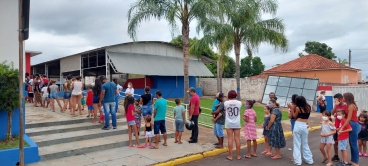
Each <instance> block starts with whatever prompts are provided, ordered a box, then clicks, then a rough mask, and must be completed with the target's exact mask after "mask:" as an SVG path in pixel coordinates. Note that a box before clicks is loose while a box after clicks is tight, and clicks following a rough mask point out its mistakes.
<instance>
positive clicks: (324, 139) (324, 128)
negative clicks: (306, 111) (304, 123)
mask: <svg viewBox="0 0 368 166" xmlns="http://www.w3.org/2000/svg"><path fill="white" fill-rule="evenodd" d="M322 121H323V122H322V125H321V143H320V145H319V150H321V153H322V155H323V161H322V163H325V162H326V161H327V160H328V163H327V164H326V166H332V165H333V163H332V156H331V151H330V150H331V146H332V145H333V144H335V141H334V138H333V135H334V134H335V133H336V128H335V126H334V124H333V123H332V119H331V112H329V111H323V112H322ZM325 147H326V151H325Z"/></svg>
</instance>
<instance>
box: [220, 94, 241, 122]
mask: <svg viewBox="0 0 368 166" xmlns="http://www.w3.org/2000/svg"><path fill="white" fill-rule="evenodd" d="M224 106H225V112H226V116H225V128H227V129H240V128H241V127H240V116H241V115H240V108H241V106H242V103H241V102H240V101H238V100H229V101H225V102H224Z"/></svg>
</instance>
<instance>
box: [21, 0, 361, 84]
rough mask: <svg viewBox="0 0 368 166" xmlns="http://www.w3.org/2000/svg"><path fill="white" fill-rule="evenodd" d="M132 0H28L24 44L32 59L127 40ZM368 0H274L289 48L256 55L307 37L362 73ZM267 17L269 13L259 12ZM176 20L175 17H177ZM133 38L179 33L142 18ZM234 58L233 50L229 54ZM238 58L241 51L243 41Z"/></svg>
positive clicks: (296, 47)
mask: <svg viewBox="0 0 368 166" xmlns="http://www.w3.org/2000/svg"><path fill="white" fill-rule="evenodd" d="M136 1H137V0H103V1H102V0H78V1H75V0H52V1H50V0H37V1H31V9H30V15H31V17H30V36H29V39H28V40H27V41H26V50H31V51H41V52H42V54H41V55H38V56H36V57H33V58H32V60H31V61H32V64H38V63H41V62H44V61H48V60H52V59H57V58H61V57H64V56H68V55H72V54H76V53H79V52H83V51H87V50H90V49H94V48H98V47H103V46H108V45H113V44H118V43H125V42H131V41H132V39H131V38H130V37H129V35H128V33H127V26H128V17H127V12H128V10H129V8H130V6H131V5H132V3H134V2H136ZM367 6H368V1H365V0H354V1H342V0H340V1H336V0H323V1H321V0H279V1H278V7H279V8H278V12H277V14H276V17H278V18H281V19H283V22H284V24H285V26H286V31H285V34H286V36H287V38H288V40H289V51H288V52H286V53H282V52H275V50H274V49H273V47H272V46H269V45H267V44H262V45H261V46H260V48H259V51H258V52H256V53H254V55H255V56H259V57H260V58H261V59H262V61H263V63H264V64H265V65H266V69H267V68H270V67H272V66H274V65H276V64H282V63H285V62H288V61H290V60H293V59H296V58H298V53H300V52H302V50H303V49H304V44H305V43H306V42H307V41H318V42H322V43H326V44H327V45H329V46H330V47H332V49H333V52H334V53H335V55H336V56H337V57H338V58H341V59H348V55H349V49H351V51H352V52H351V54H352V60H351V65H352V67H355V68H359V69H361V70H362V73H363V79H365V77H366V76H368V17H367V15H368V10H367ZM264 17H265V19H267V18H268V17H270V16H264ZM178 24H179V25H180V23H178ZM190 27H191V28H190V37H201V36H202V34H201V33H200V32H199V33H197V31H196V21H195V20H194V21H192V22H191V24H190ZM137 31H138V33H137V37H138V40H139V41H166V42H169V41H171V39H172V38H173V36H172V32H174V35H175V36H176V35H179V34H180V27H178V28H177V29H174V30H173V31H172V29H171V28H170V26H168V22H167V21H165V20H155V19H151V20H150V21H146V22H143V23H142V24H140V26H139V27H138V29H137ZM229 56H230V57H233V58H234V59H235V55H234V52H231V53H230V54H229ZM240 56H241V58H244V57H245V56H246V51H245V50H244V47H242V49H241V55H240Z"/></svg>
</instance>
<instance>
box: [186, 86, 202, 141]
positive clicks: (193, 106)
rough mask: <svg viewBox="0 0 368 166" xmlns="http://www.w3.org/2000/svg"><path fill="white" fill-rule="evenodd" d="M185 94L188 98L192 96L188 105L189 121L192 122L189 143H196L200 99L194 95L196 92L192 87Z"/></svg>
mask: <svg viewBox="0 0 368 166" xmlns="http://www.w3.org/2000/svg"><path fill="white" fill-rule="evenodd" d="M187 92H188V93H189V94H190V96H192V97H191V98H190V103H189V120H191V121H193V122H194V128H193V130H192V135H191V137H190V140H189V143H197V141H198V117H199V105H200V99H199V96H198V95H197V94H196V90H195V89H194V88H193V87H191V88H189V89H188V91H187Z"/></svg>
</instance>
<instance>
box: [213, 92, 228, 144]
mask: <svg viewBox="0 0 368 166" xmlns="http://www.w3.org/2000/svg"><path fill="white" fill-rule="evenodd" d="M216 100H218V101H220V102H221V103H220V105H219V106H218V107H217V110H216V111H214V112H212V115H214V116H215V117H214V118H213V119H212V121H213V122H214V123H215V124H214V126H213V134H214V135H215V136H216V137H217V140H218V143H216V144H214V145H215V147H216V148H223V147H224V131H223V130H222V125H224V124H225V106H224V94H223V93H219V94H218V96H217V99H216Z"/></svg>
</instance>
